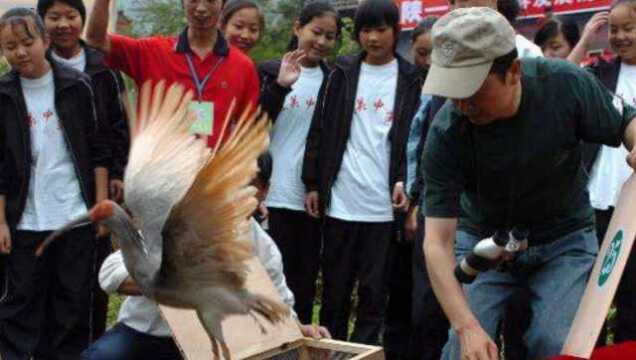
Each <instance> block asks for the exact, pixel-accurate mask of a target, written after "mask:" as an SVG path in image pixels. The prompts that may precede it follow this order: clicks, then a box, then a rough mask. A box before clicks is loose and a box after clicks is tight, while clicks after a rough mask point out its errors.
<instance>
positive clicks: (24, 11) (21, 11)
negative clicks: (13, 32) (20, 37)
mask: <svg viewBox="0 0 636 360" xmlns="http://www.w3.org/2000/svg"><path fill="white" fill-rule="evenodd" d="M25 18H30V19H31V20H33V24H34V25H35V29H34V30H35V31H37V32H38V35H39V36H40V37H41V38H42V39H46V38H47V33H46V27H45V26H44V21H42V18H41V17H40V16H38V14H36V13H35V11H33V10H31V9H29V8H25V7H15V8H12V9H9V10H7V11H6V12H5V13H4V14H2V16H1V17H0V30H1V29H2V28H4V27H5V26H7V25H10V26H11V27H16V26H24V30H25V31H26V33H27V36H29V37H30V38H32V39H33V38H35V35H34V34H32V33H31V29H30V27H29V23H28V22H27V20H25Z"/></svg>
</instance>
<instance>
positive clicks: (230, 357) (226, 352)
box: [219, 341, 232, 360]
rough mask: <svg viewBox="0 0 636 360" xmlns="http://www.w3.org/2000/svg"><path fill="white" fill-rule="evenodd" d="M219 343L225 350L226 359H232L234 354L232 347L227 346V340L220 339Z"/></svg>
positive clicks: (224, 356)
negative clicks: (231, 352)
mask: <svg viewBox="0 0 636 360" xmlns="http://www.w3.org/2000/svg"><path fill="white" fill-rule="evenodd" d="M219 343H220V344H221V350H222V351H223V358H225V359H226V360H230V359H232V355H230V348H228V347H227V344H226V343H225V341H220V342H219Z"/></svg>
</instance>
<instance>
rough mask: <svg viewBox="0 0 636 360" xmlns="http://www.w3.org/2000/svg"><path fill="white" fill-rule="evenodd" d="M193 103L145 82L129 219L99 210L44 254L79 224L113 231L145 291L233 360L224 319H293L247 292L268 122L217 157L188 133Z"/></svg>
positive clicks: (239, 127) (245, 120) (128, 182)
mask: <svg viewBox="0 0 636 360" xmlns="http://www.w3.org/2000/svg"><path fill="white" fill-rule="evenodd" d="M191 100H192V94H191V92H187V93H186V92H185V91H184V90H183V88H182V87H181V86H179V85H172V86H170V87H169V88H167V87H166V86H165V84H164V82H159V83H157V84H156V85H155V86H153V85H152V84H151V83H150V82H148V83H146V84H144V86H143V87H142V89H141V92H140V96H139V104H138V110H139V111H138V116H137V121H136V122H135V125H134V126H133V127H132V129H131V139H132V146H131V152H130V156H129V162H128V166H127V167H126V172H125V176H124V198H125V207H126V208H127V211H126V210H124V209H123V208H122V207H120V206H119V205H117V204H116V203H114V202H112V201H103V202H100V203H98V204H97V205H95V206H94V207H93V208H92V209H91V210H90V211H89V212H88V213H87V214H86V215H85V216H82V217H81V218H79V219H77V220H75V221H73V222H71V223H69V224H67V225H66V226H64V227H63V228H62V229H59V230H58V231H56V232H54V233H53V234H51V236H50V237H49V238H47V239H46V240H45V241H44V242H43V244H42V245H41V246H40V248H38V251H37V253H38V254H41V253H42V251H43V250H44V248H45V247H46V246H48V244H50V243H51V241H53V240H54V239H56V238H58V237H59V236H60V235H61V234H63V233H64V232H66V231H68V230H69V229H72V228H73V227H75V226H78V224H83V223H86V222H92V223H95V224H101V225H104V226H106V227H107V228H108V229H109V230H110V231H111V232H112V233H113V234H114V236H115V237H116V238H117V239H118V241H119V245H120V247H121V250H122V255H123V258H124V263H125V265H126V268H127V270H128V272H129V273H130V275H131V276H132V278H133V279H134V280H135V282H136V283H137V285H138V286H139V288H140V289H141V292H142V293H143V294H144V295H145V296H147V297H149V298H151V299H154V300H155V301H157V302H158V303H160V304H164V305H168V306H172V307H177V308H187V309H195V310H196V312H197V315H198V317H199V319H200V321H201V323H202V324H203V327H204V328H205V330H206V331H207V332H208V334H209V335H210V338H211V341H212V345H213V352H214V354H215V355H216V356H217V358H218V357H219V356H220V355H221V352H222V355H223V357H224V358H226V359H229V358H230V353H229V349H228V347H227V345H226V343H225V339H224V337H223V333H222V329H221V320H222V319H223V318H225V317H226V316H228V315H232V314H251V315H252V316H255V315H254V314H255V313H256V314H260V315H261V316H262V317H264V318H265V319H266V320H268V321H270V322H277V321H281V320H282V319H283V318H285V317H286V316H287V315H288V314H289V308H288V307H286V306H285V305H283V304H281V303H279V302H277V301H273V300H271V299H268V298H266V297H263V296H261V295H258V294H254V293H252V292H250V291H249V290H247V289H246V288H245V279H246V275H247V272H248V268H247V264H246V260H248V259H250V258H251V257H252V256H253V252H252V246H251V241H250V238H249V236H250V230H249V223H248V218H249V217H250V215H251V214H252V212H253V211H254V209H255V208H256V206H257V200H256V198H255V197H254V195H255V193H256V189H255V188H254V187H252V186H250V185H249V184H250V182H251V179H253V178H254V176H255V175H256V172H257V171H258V168H257V158H258V156H259V155H260V154H261V153H263V152H264V151H265V150H266V148H267V146H268V143H269V136H268V122H267V121H266V119H265V118H264V117H260V118H259V117H258V116H257V115H256V114H255V113H254V112H253V111H250V110H249V109H246V110H245V112H244V113H243V115H242V116H241V118H240V119H239V120H238V122H237V123H236V124H234V126H233V128H232V129H231V130H228V131H229V136H227V139H226V140H224V141H220V142H219V144H218V145H217V146H216V147H215V148H214V149H209V148H208V147H206V144H205V142H204V141H203V140H202V139H199V138H198V137H197V136H195V135H193V134H191V133H190V131H189V130H190V128H191V126H192V124H193V123H194V121H195V119H194V116H193V115H192V114H191V113H190V112H189V111H188V105H189V104H190V102H191ZM230 113H231V111H230ZM228 123H229V121H226V124H228ZM226 127H227V125H226ZM224 131H225V130H224ZM222 135H223V134H222ZM221 138H223V136H221ZM219 347H220V348H221V352H219Z"/></svg>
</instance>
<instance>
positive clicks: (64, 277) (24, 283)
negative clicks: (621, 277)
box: [0, 226, 94, 360]
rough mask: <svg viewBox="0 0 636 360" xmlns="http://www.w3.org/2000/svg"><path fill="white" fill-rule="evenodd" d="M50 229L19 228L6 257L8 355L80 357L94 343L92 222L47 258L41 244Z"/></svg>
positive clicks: (2, 332) (0, 304) (0, 317)
mask: <svg viewBox="0 0 636 360" xmlns="http://www.w3.org/2000/svg"><path fill="white" fill-rule="evenodd" d="M48 234H49V232H31V231H17V232H15V233H14V234H13V236H12V240H13V241H12V245H13V247H12V251H11V254H10V255H8V256H7V258H6V268H5V270H6V271H7V272H8V273H7V275H8V280H9V282H8V291H7V294H6V296H5V297H4V298H2V299H1V301H0V353H1V354H2V359H4V360H14V359H26V358H30V357H34V358H35V359H78V358H79V355H80V353H81V352H82V350H84V349H85V348H86V347H87V346H88V344H89V343H90V340H91V339H90V338H91V328H90V316H89V307H90V292H91V285H92V279H91V276H92V275H93V271H92V270H93V263H94V262H93V260H94V257H93V255H94V230H93V227H92V226H85V227H81V228H77V229H74V230H72V231H70V232H69V233H68V234H66V235H64V236H63V237H62V238H60V239H58V240H57V241H56V242H54V243H53V244H52V245H51V246H50V247H49V248H48V249H47V250H46V251H45V253H44V254H43V256H42V257H40V258H36V257H35V248H36V246H37V245H38V244H39V243H41V242H42V240H43V239H44V238H45V237H46V236H47V235H48Z"/></svg>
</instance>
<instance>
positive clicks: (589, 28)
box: [581, 11, 609, 44]
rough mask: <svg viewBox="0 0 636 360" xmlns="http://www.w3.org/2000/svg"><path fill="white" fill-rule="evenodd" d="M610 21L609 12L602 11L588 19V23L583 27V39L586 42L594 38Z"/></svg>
mask: <svg viewBox="0 0 636 360" xmlns="http://www.w3.org/2000/svg"><path fill="white" fill-rule="evenodd" d="M608 22H609V12H607V11H601V12H598V13H596V14H594V16H592V17H591V18H590V20H588V22H587V24H585V27H584V28H583V33H582V34H581V41H584V42H585V43H586V44H589V42H590V41H591V39H592V36H594V35H595V34H596V33H597V32H598V31H599V30H600V29H601V28H602V27H603V26H604V25H605V24H607V23H608Z"/></svg>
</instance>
